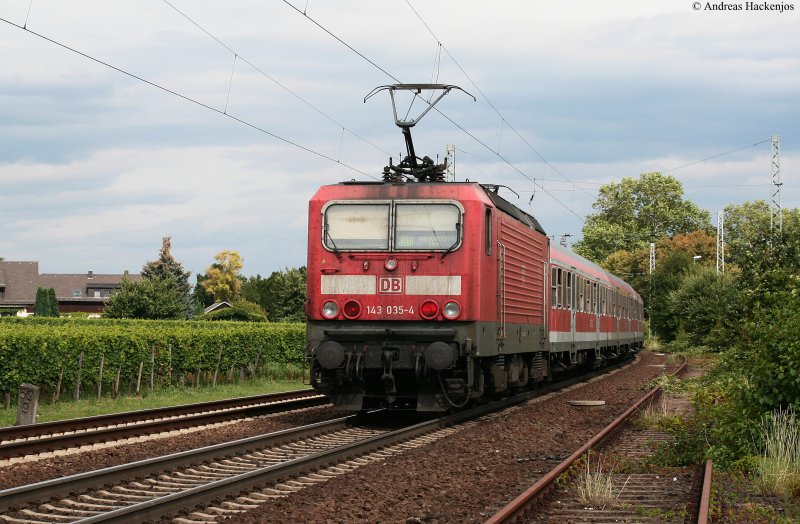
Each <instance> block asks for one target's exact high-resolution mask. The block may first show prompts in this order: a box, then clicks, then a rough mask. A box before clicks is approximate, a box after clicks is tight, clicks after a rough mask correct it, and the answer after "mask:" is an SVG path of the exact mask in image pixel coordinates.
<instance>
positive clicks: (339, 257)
mask: <svg viewBox="0 0 800 524" xmlns="http://www.w3.org/2000/svg"><path fill="white" fill-rule="evenodd" d="M322 230H323V231H324V232H325V238H326V239H327V240H330V241H331V245H332V246H333V253H334V254H335V255H336V258H338V259H339V260H341V259H342V255H341V253H339V249H338V248H337V247H336V242H334V241H333V237H332V236H331V234H330V233H328V226H327V225H326V226H325V227H323V229H322Z"/></svg>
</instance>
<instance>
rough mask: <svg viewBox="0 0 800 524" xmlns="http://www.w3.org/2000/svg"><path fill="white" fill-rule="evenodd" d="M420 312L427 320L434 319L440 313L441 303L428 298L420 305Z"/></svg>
mask: <svg viewBox="0 0 800 524" xmlns="http://www.w3.org/2000/svg"><path fill="white" fill-rule="evenodd" d="M419 314H420V315H421V316H422V318H424V319H426V320H433V319H434V318H436V315H438V314H439V305H438V304H437V303H436V302H434V301H433V300H426V301H425V302H423V303H422V305H421V306H420V308H419Z"/></svg>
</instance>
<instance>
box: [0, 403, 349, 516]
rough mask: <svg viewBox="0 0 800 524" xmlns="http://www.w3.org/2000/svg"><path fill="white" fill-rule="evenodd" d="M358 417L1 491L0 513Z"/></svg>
mask: <svg viewBox="0 0 800 524" xmlns="http://www.w3.org/2000/svg"><path fill="white" fill-rule="evenodd" d="M358 416H359V415H350V416H347V417H342V418H338V419H334V420H328V421H324V422H317V423H315V424H309V425H307V426H301V427H299V428H291V429H285V430H281V431H275V432H272V433H267V434H264V435H257V436H255V437H248V438H244V439H239V440H235V441H232V442H225V443H222V444H215V445H213V446H206V447H203V448H198V449H193V450H189V451H183V452H179V453H173V454H170V455H165V456H161V457H155V458H150V459H145V460H138V461H136V462H131V463H128V464H121V465H118V466H111V467H107V468H103V469H98V470H95V471H87V472H85V473H78V474H76V475H70V476H67V477H60V478H55V479H51V480H45V481H42V482H37V483H35V484H28V485H25V486H17V487H15V488H9V489H6V490H2V491H0V513H4V512H7V511H9V509H11V508H12V507H15V506H19V505H24V504H27V503H29V502H31V501H36V500H47V499H51V498H62V497H66V496H68V495H69V494H70V493H74V492H79V491H81V490H85V489H89V488H92V487H97V486H103V485H106V484H113V483H116V482H119V481H122V480H125V479H130V478H135V477H137V476H141V475H147V474H154V473H159V472H162V471H166V470H171V469H175V468H180V467H186V466H190V465H193V464H197V463H202V462H204V461H210V460H214V459H219V458H220V457H227V456H235V455H238V454H242V453H244V452H246V451H252V450H253V449H259V448H264V447H267V446H274V445H276V444H280V443H282V442H288V441H292V440H297V439H301V438H308V437H312V436H315V435H320V434H323V433H330V432H332V431H337V430H339V429H343V428H345V427H347V426H348V425H349V424H351V423H352V422H353V421H354V420H355V419H356V418H357V417H358Z"/></svg>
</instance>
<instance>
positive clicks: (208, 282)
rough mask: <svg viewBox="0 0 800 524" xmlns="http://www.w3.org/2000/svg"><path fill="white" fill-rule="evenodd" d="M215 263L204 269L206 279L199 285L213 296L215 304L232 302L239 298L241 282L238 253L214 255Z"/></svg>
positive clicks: (240, 264)
mask: <svg viewBox="0 0 800 524" xmlns="http://www.w3.org/2000/svg"><path fill="white" fill-rule="evenodd" d="M214 260H216V261H217V262H216V263H214V264H211V266H209V267H208V269H206V278H205V280H203V281H202V282H201V283H200V285H202V286H203V287H204V288H205V289H206V291H208V292H209V293H211V294H212V295H213V296H214V300H216V301H217V302H222V301H227V302H232V301H233V300H235V299H236V298H238V297H239V294H240V291H241V287H242V280H241V278H240V276H239V273H240V272H241V270H242V266H243V260H242V256H241V255H240V254H239V252H238V251H222V252H220V253H217V254H216V255H214Z"/></svg>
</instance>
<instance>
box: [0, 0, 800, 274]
mask: <svg viewBox="0 0 800 524" xmlns="http://www.w3.org/2000/svg"><path fill="white" fill-rule="evenodd" d="M302 4H303V5H301V3H299V2H298V3H297V4H296V5H298V7H299V8H300V9H303V8H306V9H307V13H308V15H309V16H311V17H313V18H314V19H315V20H318V21H319V23H321V24H323V25H324V26H325V27H327V28H329V29H330V30H331V31H333V32H334V33H335V34H336V35H337V36H339V37H340V38H342V39H343V40H344V41H346V42H347V43H348V44H350V45H351V46H352V47H353V48H355V49H357V50H358V51H359V52H361V53H362V54H363V55H364V56H363V57H362V56H359V55H357V54H355V53H353V52H352V51H351V50H349V49H347V48H346V47H345V46H343V45H342V44H341V43H339V42H337V41H336V40H334V39H333V38H332V37H331V36H330V35H328V34H326V33H324V32H323V31H321V30H320V29H319V28H318V27H316V26H315V25H314V24H313V23H311V22H310V21H309V20H308V19H307V18H306V17H304V16H303V15H302V14H300V13H298V12H296V11H295V10H292V9H291V8H289V7H288V6H286V4H284V3H272V4H269V3H268V4H265V3H264V2H259V1H256V0H247V1H237V2H235V3H233V4H220V3H210V2H202V3H198V2H189V1H187V0H179V1H176V2H175V5H176V6H177V7H178V8H179V9H182V10H184V11H185V12H186V13H187V14H189V15H190V16H192V17H193V18H194V19H195V20H196V21H197V22H198V23H200V24H201V25H202V26H203V27H205V28H206V29H207V30H208V31H210V32H211V33H212V34H213V35H215V36H216V37H217V38H219V39H220V40H221V41H223V42H224V43H225V44H226V45H229V46H230V47H231V49H233V50H234V51H235V52H236V53H237V54H238V55H239V58H236V59H235V61H236V66H235V69H234V71H233V75H231V71H232V69H233V65H234V56H233V53H232V52H231V51H230V50H228V49H225V48H223V47H222V46H220V45H219V44H218V43H217V42H215V41H214V40H213V39H211V38H210V37H208V36H207V35H206V34H204V33H203V32H201V31H200V30H199V29H198V28H197V27H196V26H194V25H193V24H192V23H191V22H189V21H187V20H186V19H185V18H183V17H182V16H181V15H180V14H179V13H177V12H175V11H174V10H172V9H171V8H170V7H169V6H168V5H166V4H162V3H154V4H147V5H142V4H141V3H139V2H132V1H119V2H114V4H113V7H112V6H111V5H110V4H109V3H107V2H99V1H91V2H81V3H80V4H74V3H69V4H67V3H63V2H55V1H47V0H37V1H36V2H34V3H33V4H32V7H31V12H30V16H29V17H28V21H29V28H30V29H32V30H34V31H39V32H41V33H42V34H45V35H47V36H50V37H52V38H55V39H58V40H60V41H63V42H64V43H65V44H67V45H71V46H74V47H75V48H76V49H80V50H82V51H84V52H86V53H89V54H91V55H93V56H96V57H98V58H100V59H103V60H106V61H108V62H110V63H112V64H114V65H116V66H118V67H120V68H124V69H125V70H127V71H130V72H131V73H133V74H136V75H139V76H142V77H143V78H146V79H148V80H150V81H153V82H156V83H158V84H159V85H162V86H164V87H166V88H168V89H171V90H174V91H176V92H179V93H181V94H183V95H185V96H188V97H192V98H193V99H196V100H197V101H199V102H201V103H203V104H206V105H208V106H210V107H212V108H214V109H216V110H219V111H224V112H227V113H228V114H229V115H231V116H234V117H236V118H240V119H242V120H245V121H247V122H248V123H250V124H252V125H254V126H257V127H259V128H260V129H261V130H259V129H254V128H253V127H248V126H246V125H243V124H241V123H238V122H236V121H234V120H233V119H232V118H228V117H226V116H225V115H221V114H219V113H217V112H214V111H209V110H208V109H206V108H203V107H200V106H198V105H196V104H193V103H191V102H188V101H186V100H184V99H181V98H179V97H176V96H175V95H173V94H169V93H166V92H164V91H161V90H157V89H155V88H153V87H152V86H149V85H146V84H144V83H141V82H139V81H138V80H135V79H133V78H131V77H129V76H125V75H123V74H120V73H118V72H115V71H113V70H110V69H108V68H106V67H104V66H102V65H99V64H97V63H95V62H92V61H90V60H87V59H86V58H83V57H80V56H77V55H75V54H72V53H70V52H68V51H65V50H64V49H62V48H59V47H56V46H54V45H52V44H49V43H46V42H44V41H42V40H40V39H38V38H36V37H35V36H33V35H31V34H28V33H26V32H24V31H21V30H19V29H16V28H13V27H11V26H7V25H5V24H3V25H2V26H0V46H2V48H3V49H4V67H3V68H2V69H0V183H2V191H0V216H1V217H2V221H0V228H2V229H0V238H2V240H1V241H0V242H2V243H1V244H0V250H2V252H0V256H5V257H6V258H20V259H39V260H40V261H41V267H42V268H43V270H45V271H49V272H61V271H64V272H69V271H73V272H82V271H85V270H86V269H87V267H88V266H91V268H92V269H94V270H96V271H105V272H113V271H119V270H120V269H124V268H127V269H131V270H137V269H138V268H139V266H140V265H141V264H143V263H144V261H146V260H148V259H152V258H154V257H155V256H156V255H157V252H158V248H159V246H160V238H161V237H162V236H164V235H172V236H173V246H174V252H175V255H176V257H178V259H179V260H181V261H182V262H184V264H185V265H186V266H187V268H189V269H191V270H192V271H194V272H197V271H203V270H204V269H205V267H206V266H207V265H208V264H209V263H211V261H212V257H213V255H214V254H215V253H216V252H218V251H221V250H223V249H238V250H240V251H241V252H242V254H243V256H244V257H245V273H247V274H249V273H256V272H259V273H262V274H268V273H269V272H270V271H272V270H275V269H279V268H282V267H284V266H295V265H301V264H304V263H305V250H306V247H305V244H306V233H305V227H306V220H307V217H306V210H307V201H308V199H309V198H310V196H311V195H312V194H313V193H314V191H315V189H316V187H318V186H319V185H322V184H326V183H335V182H338V181H340V180H348V179H351V178H357V179H369V176H375V177H377V176H379V174H380V172H381V168H382V167H383V166H384V165H386V164H387V163H388V158H387V157H388V156H392V157H393V159H394V162H395V163H396V162H398V161H399V160H400V157H402V156H403V155H404V154H405V151H404V149H405V148H404V143H403V139H402V135H401V134H400V132H399V130H398V129H397V128H396V127H395V126H394V124H393V121H392V119H391V106H390V103H389V98H388V95H386V94H385V93H382V94H380V95H379V96H376V97H375V98H373V99H370V100H369V101H367V103H366V104H365V103H364V101H363V97H364V95H365V94H366V93H367V92H368V91H369V90H370V89H372V88H373V87H375V86H377V85H382V84H386V83H393V82H394V80H392V78H390V77H389V76H387V75H386V74H385V73H383V72H381V71H380V70H378V69H376V68H375V67H374V66H373V65H371V64H370V63H369V62H368V61H367V59H369V60H372V61H374V62H375V63H376V64H378V65H379V66H380V67H382V68H384V69H385V70H386V71H388V72H389V73H390V74H391V75H394V76H396V77H397V78H399V79H401V80H404V81H407V82H428V81H432V80H436V81H440V82H446V83H452V84H457V85H460V86H462V87H463V88H464V89H466V90H467V91H469V92H471V93H473V94H475V95H476V96H477V97H478V102H472V100H471V99H470V98H469V97H467V96H465V95H463V94H460V93H451V94H450V95H449V96H448V97H447V98H445V99H444V100H443V101H442V103H441V104H440V106H439V108H440V109H441V111H442V112H443V113H445V114H446V115H447V116H448V117H449V118H450V119H452V120H453V121H455V122H456V123H457V125H458V126H461V127H462V128H463V129H464V130H465V131H462V130H461V129H459V128H458V127H457V126H454V125H453V124H452V123H451V122H450V121H448V119H446V118H444V117H442V116H441V115H439V114H438V113H435V112H431V113H430V114H429V115H428V116H426V117H425V120H424V121H422V122H421V123H420V124H419V125H418V126H416V127H415V128H414V130H413V136H414V141H415V145H416V146H417V151H418V152H419V153H420V154H421V155H429V156H432V157H435V156H436V155H439V157H440V158H441V157H442V156H443V155H444V152H445V146H446V145H447V144H455V145H456V147H457V148H458V152H457V170H458V173H459V175H460V177H468V178H470V180H478V181H482V182H488V183H500V184H505V185H508V186H509V187H511V188H512V189H514V190H515V191H517V192H518V193H519V195H520V197H519V199H517V198H516V197H515V196H514V195H513V194H512V193H510V192H507V193H505V194H507V195H508V198H509V199H510V200H512V201H513V202H515V203H517V204H519V205H520V206H521V207H522V208H523V209H526V210H528V211H531V212H534V214H536V215H537V217H539V219H540V221H541V222H542V224H543V225H544V227H545V228H546V229H547V230H548V231H551V232H556V233H557V234H561V233H563V232H569V233H572V234H574V235H577V234H578V233H579V231H580V228H581V226H582V222H581V219H580V217H582V216H585V214H587V213H590V212H591V211H592V209H591V204H592V202H593V201H594V194H595V193H594V191H593V189H594V188H596V187H599V186H598V185H599V184H602V183H607V182H610V181H614V180H619V179H620V178H621V177H623V176H636V175H637V174H639V173H641V172H646V171H651V170H665V169H669V168H671V167H675V166H680V165H683V164H686V163H689V162H692V161H694V160H697V159H700V158H705V157H708V156H711V155H714V154H716V153H719V152H722V151H728V150H731V149H733V148H736V147H740V146H743V145H746V144H748V143H753V142H756V141H759V140H762V139H765V138H768V137H769V136H770V135H772V134H775V133H779V134H781V135H782V136H783V137H784V142H785V144H784V145H783V166H784V170H785V172H786V173H787V175H786V178H785V180H786V184H785V185H784V186H783V192H784V204H785V205H787V206H795V205H796V203H797V197H798V195H797V191H796V189H795V188H794V184H793V183H792V182H791V180H792V179H791V177H790V176H789V175H788V173H792V172H793V169H794V168H793V166H794V165H796V163H797V160H798V156H800V154H798V152H797V147H796V146H795V144H796V143H797V138H796V137H797V135H798V122H800V118H798V117H800V115H799V114H798V107H797V104H796V93H797V91H798V88H800V67H798V65H800V64H798V60H800V59H799V58H798V57H799V56H800V36H798V35H797V32H796V26H797V16H798V13H797V12H792V13H782V14H775V13H773V14H765V13H754V12H750V13H742V12H740V13H711V12H695V11H694V10H692V9H691V4H689V3H686V2H683V1H680V2H679V1H677V0H667V1H665V2H656V3H653V2H639V1H633V0H630V1H629V0H615V1H614V2H611V3H608V2H606V3H597V2H588V1H585V0H572V1H566V2H561V3H555V4H536V3H530V2H521V1H508V2H503V3H500V4H493V5H491V6H489V5H487V4H486V2H479V1H477V0H465V1H462V2H458V3H455V2H437V3H421V2H412V4H413V5H414V7H415V8H416V9H417V11H418V12H419V14H420V15H421V16H422V17H423V18H424V19H425V21H426V22H427V23H428V25H429V27H430V28H431V30H432V31H433V32H434V33H435V35H436V38H439V39H441V42H442V44H444V48H443V49H442V50H441V53H440V49H439V47H438V45H437V40H436V38H435V37H434V36H433V35H431V34H430V32H429V31H428V29H427V28H426V27H425V26H423V25H422V23H421V22H420V21H419V20H418V19H417V16H416V15H415V14H414V13H413V12H412V11H411V9H409V8H408V6H407V5H406V4H405V3H404V2H397V3H385V2H384V3H381V2H379V3H374V2H373V3H369V4H368V3H365V2H363V1H356V0H344V1H341V2H335V3H331V2H309V3H307V4H306V3H302ZM29 5H30V3H29V2H28V1H24V0H16V1H12V2H7V3H6V4H4V6H3V7H1V8H0V16H2V17H3V18H6V19H10V20H13V21H15V22H16V23H20V24H21V23H24V20H25V18H26V17H27V16H28V15H27V9H28V6H29ZM241 57H244V58H245V59H247V60H249V61H250V62H252V64H253V65H255V66H256V67H257V68H258V69H260V70H261V71H262V72H266V73H267V74H269V75H270V76H271V77H272V79H273V80H274V81H273V80H271V79H270V78H267V77H266V76H264V75H263V74H262V72H259V71H258V70H257V69H256V68H254V67H252V66H251V65H248V64H246V63H245V62H244V61H243V60H242V59H241ZM275 81H277V82H280V83H281V84H283V85H284V86H287V87H288V88H289V89H291V91H292V92H291V93H289V92H287V91H286V90H285V89H283V88H281V87H280V86H279V85H277V84H276V82H275ZM473 82H474V83H476V84H477V86H476V85H473ZM481 92H482V93H481ZM484 95H486V96H488V98H489V100H490V101H491V104H490V103H489V101H487V99H486V96H484ZM299 98H303V99H305V100H306V101H307V102H309V103H310V104H311V105H313V106H314V107H315V108H316V109H315V108H312V107H309V105H308V104H306V103H304V102H303V101H301V100H299ZM415 109H416V107H415ZM495 109H497V111H499V112H500V114H498V112H497V111H496V110H495ZM343 127H344V128H346V130H344V129H343ZM262 131H266V132H267V133H264V132H262ZM269 133H273V134H274V135H278V136H280V137H282V138H284V139H287V140H290V141H292V142H294V143H296V144H297V145H299V146H301V147H295V146H292V145H290V144H287V143H286V142H284V141H281V140H280V139H277V138H275V137H274V136H270V134H269ZM356 135H358V136H360V137H363V138H364V139H366V140H362V139H360V138H358V136H356ZM303 148H305V150H304V149H303ZM308 150H311V151H313V152H309V151H308ZM496 153H499V155H500V156H502V158H501V157H500V156H498V155H497V154H496ZM320 155H324V156H326V157H328V159H325V158H323V157H322V156H320ZM539 155H541V156H542V157H544V158H545V159H546V161H543V160H542V159H541V158H540V156H539ZM767 155H768V144H764V145H762V146H761V147H760V148H758V149H756V150H753V151H749V150H745V151H742V152H740V153H737V154H734V155H730V156H726V157H722V158H720V159H715V160H714V161H709V162H705V163H702V164H699V165H696V166H692V167H687V168H683V169H679V170H677V171H675V172H674V175H675V176H676V177H678V178H679V179H680V180H681V181H682V182H683V183H684V185H685V187H686V196H687V197H688V198H691V199H693V200H695V201H696V202H697V203H698V204H699V205H701V206H702V207H706V208H707V209H709V210H711V211H712V212H713V211H714V210H715V209H717V208H719V207H720V206H722V205H724V204H725V203H730V202H737V201H743V200H746V199H752V198H756V197H759V198H766V197H767V195H769V159H768V157H767ZM503 159H507V160H509V161H510V162H511V163H512V164H513V166H509V165H508V164H506V163H505V161H504V160H503ZM337 162H341V164H339V163H337ZM345 164H346V165H349V166H352V167H353V168H354V169H355V170H353V169H348V168H347V167H346V166H345ZM359 171H360V172H359ZM520 171H521V172H522V174H521V173H520ZM362 173H366V174H362ZM562 175H563V176H562ZM565 178H566V180H565ZM533 180H536V182H534V181H533ZM537 184H541V185H543V186H544V188H545V189H547V191H549V192H550V194H548V193H547V192H546V191H544V190H542V189H541V188H539V187H537ZM714 185H715V186H724V187H717V188H705V187H701V186H714ZM752 185H756V186H757V187H753V186H752ZM503 191H505V190H503ZM534 191H535V194H534ZM531 197H533V199H532V200H531ZM576 215H578V216H576Z"/></svg>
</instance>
